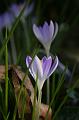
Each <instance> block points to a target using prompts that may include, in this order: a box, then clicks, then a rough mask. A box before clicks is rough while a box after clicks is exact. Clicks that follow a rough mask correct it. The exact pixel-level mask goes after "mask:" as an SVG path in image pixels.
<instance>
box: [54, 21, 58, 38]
mask: <svg viewBox="0 0 79 120" xmlns="http://www.w3.org/2000/svg"><path fill="white" fill-rule="evenodd" d="M54 27H55V29H54V30H55V31H54V35H53V40H54V38H55V37H56V35H57V32H58V24H57V23H55V26H54Z"/></svg>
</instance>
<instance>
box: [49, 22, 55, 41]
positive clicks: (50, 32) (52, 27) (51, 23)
mask: <svg viewBox="0 0 79 120" xmlns="http://www.w3.org/2000/svg"><path fill="white" fill-rule="evenodd" d="M53 35H54V24H53V22H52V21H50V26H49V36H50V40H51V41H52V37H53Z"/></svg>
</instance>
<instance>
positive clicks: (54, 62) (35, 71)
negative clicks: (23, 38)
mask: <svg viewBox="0 0 79 120" xmlns="http://www.w3.org/2000/svg"><path fill="white" fill-rule="evenodd" d="M26 65H27V67H28V68H29V72H30V74H31V75H32V77H33V78H34V80H35V81H36V83H37V88H38V106H39V108H38V110H39V111H40V103H41V95H42V88H43V85H44V82H45V80H46V79H48V78H49V76H50V75H51V74H52V73H53V72H54V71H55V70H56V68H57V66H58V57H57V56H56V58H55V59H52V57H51V56H49V57H45V56H44V57H43V58H42V60H40V59H39V58H38V56H35V57H34V60H33V61H32V58H31V57H30V56H27V57H26Z"/></svg>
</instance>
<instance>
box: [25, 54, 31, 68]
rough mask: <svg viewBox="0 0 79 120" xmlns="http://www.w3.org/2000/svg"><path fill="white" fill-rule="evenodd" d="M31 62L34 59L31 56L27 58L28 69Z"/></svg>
mask: <svg viewBox="0 0 79 120" xmlns="http://www.w3.org/2000/svg"><path fill="white" fill-rule="evenodd" d="M31 61H32V58H31V57H30V56H27V57H26V65H27V67H29V66H30V64H31Z"/></svg>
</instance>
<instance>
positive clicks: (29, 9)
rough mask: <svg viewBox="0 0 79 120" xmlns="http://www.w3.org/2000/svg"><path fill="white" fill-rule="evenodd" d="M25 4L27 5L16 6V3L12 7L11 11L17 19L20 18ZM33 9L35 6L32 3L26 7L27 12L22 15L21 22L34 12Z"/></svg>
mask: <svg viewBox="0 0 79 120" xmlns="http://www.w3.org/2000/svg"><path fill="white" fill-rule="evenodd" d="M24 4H25V3H23V4H19V5H18V4H15V3H14V4H12V5H11V7H10V11H11V12H12V13H13V15H14V16H15V17H18V16H19V14H20V12H21V10H22V8H23V6H24ZM33 7H34V4H33V3H32V4H31V5H27V6H26V8H25V10H24V13H23V15H22V17H21V20H22V19H24V18H25V17H27V16H28V15H29V14H30V13H31V12H32V10H33Z"/></svg>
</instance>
